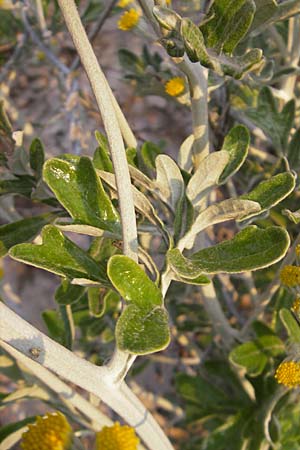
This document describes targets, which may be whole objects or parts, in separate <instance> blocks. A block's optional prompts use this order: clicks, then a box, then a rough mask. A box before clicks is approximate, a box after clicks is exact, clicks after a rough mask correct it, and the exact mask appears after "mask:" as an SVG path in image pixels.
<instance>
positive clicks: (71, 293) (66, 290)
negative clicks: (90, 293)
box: [54, 279, 86, 305]
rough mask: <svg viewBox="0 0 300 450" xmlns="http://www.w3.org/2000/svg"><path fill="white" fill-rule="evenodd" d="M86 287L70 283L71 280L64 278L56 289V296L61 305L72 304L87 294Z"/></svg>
mask: <svg viewBox="0 0 300 450" xmlns="http://www.w3.org/2000/svg"><path fill="white" fill-rule="evenodd" d="M85 291H86V289H85V287H84V286H78V285H74V284H71V283H70V280H68V279H63V280H62V282H61V284H60V285H59V286H58V288H57V289H56V291H55V295H54V298H55V300H56V302H57V303H58V304H59V305H72V304H73V303H76V302H78V301H79V300H80V299H81V298H82V297H83V295H84V294H85Z"/></svg>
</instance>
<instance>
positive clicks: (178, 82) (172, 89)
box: [165, 77, 185, 97]
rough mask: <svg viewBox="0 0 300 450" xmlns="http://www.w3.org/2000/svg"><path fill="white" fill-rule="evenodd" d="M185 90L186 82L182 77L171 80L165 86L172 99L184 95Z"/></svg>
mask: <svg viewBox="0 0 300 450" xmlns="http://www.w3.org/2000/svg"><path fill="white" fill-rule="evenodd" d="M184 89H185V82H184V79H183V78H181V77H174V78H171V79H170V80H169V81H167V83H166V84H165V91H166V93H167V94H169V95H171V96H172V97H177V95H179V94H182V92H183V91H184Z"/></svg>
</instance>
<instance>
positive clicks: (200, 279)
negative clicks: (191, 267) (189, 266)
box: [172, 273, 211, 286]
mask: <svg viewBox="0 0 300 450" xmlns="http://www.w3.org/2000/svg"><path fill="white" fill-rule="evenodd" d="M172 279H173V280H175V281H179V282H180V283H185V284H193V285H195V286H203V285H206V284H210V283H211V279H210V278H208V277H206V276H205V275H199V276H196V277H195V278H184V277H180V276H179V275H178V274H177V273H176V274H175V273H173V274H172Z"/></svg>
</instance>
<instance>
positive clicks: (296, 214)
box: [282, 209, 300, 224]
mask: <svg viewBox="0 0 300 450" xmlns="http://www.w3.org/2000/svg"><path fill="white" fill-rule="evenodd" d="M282 214H283V215H284V216H287V217H288V218H289V219H290V221H291V222H294V223H296V224H298V223H299V222H300V209H297V211H290V210H289V209H284V210H283V211H282Z"/></svg>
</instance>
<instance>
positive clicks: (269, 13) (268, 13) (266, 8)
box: [251, 0, 278, 31]
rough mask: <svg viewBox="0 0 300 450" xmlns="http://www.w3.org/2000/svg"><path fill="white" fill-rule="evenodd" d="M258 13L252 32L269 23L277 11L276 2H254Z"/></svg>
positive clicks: (255, 16)
mask: <svg viewBox="0 0 300 450" xmlns="http://www.w3.org/2000/svg"><path fill="white" fill-rule="evenodd" d="M254 1H255V5H256V11H255V15H254V19H253V22H252V25H251V31H252V30H254V29H255V28H258V27H259V26H261V25H263V24H264V23H268V22H269V20H270V19H271V18H272V17H273V15H274V14H275V13H276V10H277V7H278V5H277V1H276V0H254Z"/></svg>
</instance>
